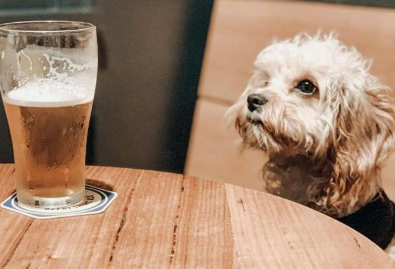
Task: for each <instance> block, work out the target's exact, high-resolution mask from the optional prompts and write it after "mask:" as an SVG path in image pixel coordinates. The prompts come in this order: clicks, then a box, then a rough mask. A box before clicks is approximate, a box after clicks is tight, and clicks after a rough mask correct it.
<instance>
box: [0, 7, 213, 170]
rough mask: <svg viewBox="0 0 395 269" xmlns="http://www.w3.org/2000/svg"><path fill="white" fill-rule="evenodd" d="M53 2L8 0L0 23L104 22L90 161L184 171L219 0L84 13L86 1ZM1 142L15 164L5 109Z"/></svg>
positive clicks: (1, 151)
mask: <svg viewBox="0 0 395 269" xmlns="http://www.w3.org/2000/svg"><path fill="white" fill-rule="evenodd" d="M22 2H23V1H22ZM25 2H26V1H25ZM25 2H23V3H25ZM32 2H34V1H32ZM47 2H48V7H45V6H44V7H41V6H40V7H37V9H29V7H27V6H26V5H20V6H19V7H15V6H17V3H18V1H15V2H14V3H15V6H12V2H11V1H8V2H7V3H8V6H7V9H6V11H7V12H5V13H4V14H2V13H1V12H0V23H5V22H13V21H28V20H74V21H85V22H90V23H93V24H95V25H96V26H97V30H98V45H99V46H98V47H99V72H98V79H97V87H96V93H95V100H94V104H93V110H92V117H91V121H90V127H89V132H88V144H87V156H86V161H87V164H90V165H105V166H118V167H131V168H141V169H151V170H162V171H171V172H179V173H182V172H183V170H184V165H185V158H186V153H187V148H188V141H189V135H190V130H191V124H192V117H193V112H194V106H195V102H196V96H197V87H198V82H199V76H200V69H201V64H202V60H203V53H204V48H205V43H206V39H207V30H208V26H209V21H210V16H211V9H212V3H213V1H212V0H207V1H200V0H176V1H174V0H145V1H143V0H133V1H118V2H117V3H116V4H115V3H114V2H112V1H106V0H97V1H89V0H86V1H84V3H85V4H84V9H83V10H82V9H79V10H80V12H75V9H78V8H79V6H73V5H72V4H70V5H66V6H65V8H64V9H62V8H63V6H62V7H58V6H57V7H56V8H54V7H53V6H51V5H50V4H51V3H50V2H51V1H47ZM55 2H56V1H55ZM55 2H54V3H55ZM54 3H53V4H54ZM56 3H57V2H56ZM56 3H55V4H56ZM62 3H63V2H62ZM70 3H71V2H70ZM0 8H1V2H0ZM18 8H20V10H21V12H19V13H15V12H14V10H17V9H18ZM4 10H5V9H4ZM57 11H58V12H57ZM82 11H83V12H82ZM0 142H1V148H0V162H3V163H4V162H12V161H13V158H12V147H11V139H10V136H9V131H8V126H7V121H6V117H5V113H4V109H3V106H1V109H0Z"/></svg>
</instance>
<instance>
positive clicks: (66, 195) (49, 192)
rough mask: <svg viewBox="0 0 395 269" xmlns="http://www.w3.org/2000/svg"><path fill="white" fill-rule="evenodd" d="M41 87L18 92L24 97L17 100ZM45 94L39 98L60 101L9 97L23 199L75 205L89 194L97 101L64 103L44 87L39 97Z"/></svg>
mask: <svg viewBox="0 0 395 269" xmlns="http://www.w3.org/2000/svg"><path fill="white" fill-rule="evenodd" d="M57 87H58V88H59V87H62V85H57ZM64 87H66V86H64ZM37 89H38V87H30V88H23V89H18V90H17V91H19V92H18V95H19V96H16V97H14V98H29V96H28V93H27V92H29V93H30V95H32V92H34V91H37ZM23 91H24V92H23ZM55 92H56V93H58V92H59V90H57V91H55ZM10 93H12V92H10ZM40 94H41V95H45V96H41V97H40V99H44V100H45V98H47V99H49V100H52V99H59V100H61V101H59V102H56V101H53V100H52V101H50V102H29V101H23V100H18V99H12V98H4V108H5V111H6V114H7V119H8V123H9V128H10V133H11V139H12V145H13V152H14V161H15V172H14V178H15V181H16V185H17V189H18V193H17V197H18V201H19V202H20V203H22V204H24V205H28V206H40V207H45V206H50V207H57V206H67V205H74V204H77V203H79V202H82V201H83V199H84V194H85V192H84V191H85V177H84V173H85V154H86V139H87V132H88V126H89V118H90V115H91V110H92V101H89V102H86V103H79V102H81V100H78V99H77V100H68V101H64V100H63V101H62V96H60V97H57V98H54V97H52V96H50V93H49V94H48V91H47V92H45V93H44V94H43V91H42V89H41V92H40V93H39V94H37V95H40ZM10 95H11V94H10ZM58 95H59V94H58ZM66 98H68V99H69V98H70V96H66Z"/></svg>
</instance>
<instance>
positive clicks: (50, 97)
mask: <svg viewBox="0 0 395 269" xmlns="http://www.w3.org/2000/svg"><path fill="white" fill-rule="evenodd" d="M3 99H4V100H3V101H4V102H6V103H9V104H13V105H19V106H28V107H60V106H70V105H72V106H74V105H78V104H83V103H88V102H91V101H93V96H87V91H86V89H85V88H84V87H82V86H76V85H71V84H70V83H67V81H66V82H65V81H57V80H53V79H37V80H34V81H29V82H27V83H26V84H25V85H23V86H21V87H19V88H15V89H13V90H11V91H9V92H8V93H6V94H5V95H4V96H3Z"/></svg>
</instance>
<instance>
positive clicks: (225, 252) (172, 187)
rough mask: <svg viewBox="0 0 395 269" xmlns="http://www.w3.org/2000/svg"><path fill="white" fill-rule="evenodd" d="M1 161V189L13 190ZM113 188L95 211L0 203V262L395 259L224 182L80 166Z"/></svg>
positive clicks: (69, 264)
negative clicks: (34, 215) (19, 208)
mask: <svg viewBox="0 0 395 269" xmlns="http://www.w3.org/2000/svg"><path fill="white" fill-rule="evenodd" d="M12 169H13V166H12V165H4V164H3V165H0V181H1V185H2V188H1V189H0V199H1V200H4V199H5V198H6V197H8V196H9V195H11V194H12V193H13V192H14V183H13V180H12V178H11V174H12ZM87 178H88V179H89V180H88V182H89V183H90V184H92V185H96V186H99V187H102V188H107V189H111V190H113V191H116V192H117V193H118V194H119V196H118V198H117V199H116V200H115V202H114V203H113V204H112V205H111V206H110V207H109V208H108V209H107V210H106V211H105V212H104V213H102V214H99V215H90V216H78V217H72V218H66V219H53V220H33V219H31V218H29V217H26V216H23V215H19V214H17V213H14V212H11V211H8V210H6V209H0V219H1V222H0V233H1V239H2V240H1V241H0V266H1V268H84V269H85V268H95V269H96V268H287V269H288V268H303V269H308V268H337V269H340V268H361V269H362V268H380V269H385V268H395V264H394V263H393V261H392V260H391V259H390V258H389V256H388V255H387V254H386V253H385V252H383V251H382V250H381V249H379V248H378V247H377V246H376V245H374V244H373V243H371V242H370V241H369V240H368V239H366V238H364V237H363V236H362V235H360V234H358V233H356V232H355V231H353V230H351V229H350V228H348V227H346V226H344V225H343V224H341V223H339V222H337V221H335V220H333V219H331V218H329V217H326V216H324V215H322V214H319V213H317V212H315V211H313V210H310V209H308V208H305V207H302V206H300V205H298V204H295V203H292V202H289V201H286V200H283V199H280V198H277V197H273V196H270V195H268V194H265V193H261V192H257V191H253V190H249V189H244V188H241V187H237V186H234V185H230V184H223V183H217V182H214V181H205V180H201V179H197V178H193V177H184V176H182V175H176V174H170V173H161V172H153V171H143V170H133V169H125V168H108V167H88V168H87Z"/></svg>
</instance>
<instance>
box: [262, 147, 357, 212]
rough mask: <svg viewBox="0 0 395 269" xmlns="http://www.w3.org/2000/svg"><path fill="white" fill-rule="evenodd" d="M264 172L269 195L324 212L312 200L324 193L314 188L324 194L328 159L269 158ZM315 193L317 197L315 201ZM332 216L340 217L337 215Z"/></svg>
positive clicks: (302, 156)
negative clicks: (314, 188)
mask: <svg viewBox="0 0 395 269" xmlns="http://www.w3.org/2000/svg"><path fill="white" fill-rule="evenodd" d="M262 172H263V173H262V175H263V179H264V181H265V189H266V191H267V192H269V193H271V194H274V195H277V196H280V197H282V198H286V199H289V200H292V201H294V202H297V203H300V204H302V205H305V206H308V207H311V208H313V209H316V210H318V211H322V209H321V208H320V206H318V205H317V204H315V203H313V202H312V199H313V198H315V199H317V198H319V197H320V195H324V193H321V194H320V193H319V192H318V193H317V191H314V190H312V186H321V188H320V190H322V192H324V190H325V187H326V186H327V184H329V180H330V177H331V172H332V165H331V162H330V160H329V159H327V158H325V157H323V158H321V159H316V158H313V157H311V156H308V155H294V156H286V155H280V154H277V155H270V156H269V161H268V162H267V163H266V164H265V165H264V167H263V171H262ZM317 184H318V185H317ZM312 193H314V196H315V197H312ZM358 209H359V208H357V207H356V208H355V210H358ZM348 213H351V212H348ZM329 215H331V214H329ZM332 216H333V217H339V215H336V214H334V215H332Z"/></svg>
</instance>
